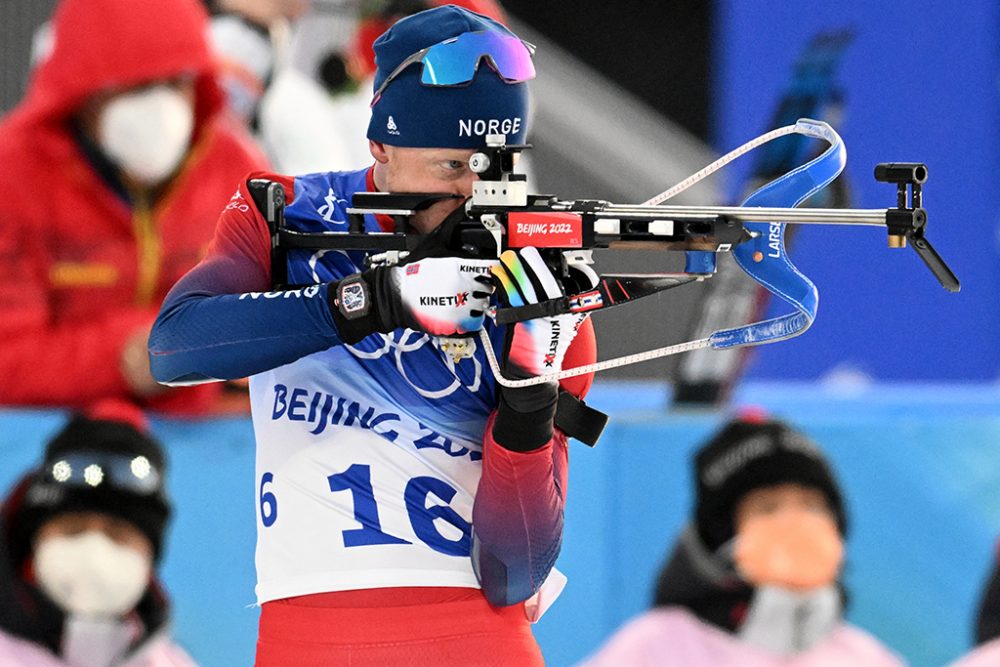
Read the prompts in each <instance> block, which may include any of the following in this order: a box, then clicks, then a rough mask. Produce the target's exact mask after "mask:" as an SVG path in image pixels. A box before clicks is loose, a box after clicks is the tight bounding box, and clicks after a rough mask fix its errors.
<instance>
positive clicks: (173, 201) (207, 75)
mask: <svg viewBox="0 0 1000 667" xmlns="http://www.w3.org/2000/svg"><path fill="white" fill-rule="evenodd" d="M443 4H457V5H461V6H464V7H466V8H468V9H470V10H472V11H475V12H477V13H479V14H482V15H485V16H489V17H491V18H493V19H496V20H497V21H500V22H504V21H505V20H506V16H505V14H504V11H503V9H502V8H501V7H500V5H499V4H498V3H496V2H495V1H494V0H462V1H459V0H453V2H452V3H447V2H446V1H445V0H360V1H359V2H354V3H349V2H333V1H330V0H328V1H326V2H323V1H320V0H315V1H314V2H310V1H309V0H214V1H209V2H205V3H204V4H199V3H198V2H196V1H195V0H158V1H156V2H152V1H144V2H135V1H134V0H62V1H61V2H59V4H58V7H57V9H56V12H55V14H54V16H53V17H52V19H51V21H50V22H49V23H47V24H46V25H44V26H40V27H39V30H38V33H37V34H36V39H35V45H34V53H33V54H32V71H31V76H30V81H29V85H28V88H27V92H26V94H25V96H24V99H23V100H21V102H20V103H19V104H18V105H17V106H16V108H14V109H13V110H12V111H11V112H10V113H9V114H7V115H6V116H5V117H3V119H2V120H0V169H2V170H3V171H4V172H5V173H6V174H8V178H5V179H0V200H2V201H3V202H4V206H3V208H2V209H0V303H2V304H3V306H4V314H3V317H0V336H2V338H3V340H4V345H3V346H0V402H2V404H4V405H6V406H20V407H56V408H67V409H70V410H72V411H73V413H74V415H75V416H74V417H72V419H71V420H70V421H69V422H68V423H67V425H66V426H65V428H64V429H63V430H62V431H61V432H60V433H58V434H57V435H56V436H55V437H54V438H53V439H52V440H51V441H50V442H49V443H48V446H47V447H46V450H45V452H44V456H43V457H42V459H41V460H40V461H39V462H38V465H37V467H35V468H33V469H32V470H29V471H26V472H25V475H24V477H23V478H22V480H21V481H20V482H19V483H18V484H17V485H16V486H15V487H14V488H13V489H12V490H11V491H10V493H9V495H8V496H7V498H6V499H5V500H4V503H3V511H2V516H0V521H2V525H0V664H2V665H24V666H29V665H30V666H34V665H41V666H49V665H74V666H76V667H109V666H111V665H131V666H136V667H138V666H154V665H155V666H159V665H189V664H193V661H192V659H191V658H190V657H189V656H188V655H187V654H185V652H184V651H183V649H181V648H180V647H179V646H177V645H176V644H175V643H174V642H173V640H172V639H171V638H170V636H169V627H170V624H169V616H170V607H169V603H168V593H167V591H165V590H164V589H163V587H162V586H161V585H160V583H159V582H158V579H157V574H156V570H157V565H158V563H159V560H160V555H161V553H162V550H163V547H164V544H165V541H166V539H167V533H166V528H167V525H168V520H169V517H170V514H171V503H170V499H169V497H168V496H167V494H166V491H165V487H164V479H165V477H164V476H165V474H166V469H167V462H166V460H165V454H164V450H163V449H161V447H160V446H159V444H158V443H157V442H156V441H155V439H154V438H153V437H152V436H151V435H150V433H149V430H148V426H147V424H146V422H145V417H144V416H143V412H144V411H153V412H156V413H159V414H165V415H169V416H175V417H177V416H180V417H192V416H206V415H219V414H233V413H236V414H240V413H244V412H246V411H247V410H248V402H247V398H246V390H245V386H244V383H242V382H239V381H233V382H227V383H214V384H200V385H198V386H190V387H185V386H177V387H165V386H163V385H160V384H157V383H156V382H155V381H154V380H153V378H152V376H151V374H150V369H149V361H148V355H147V339H148V337H149V332H150V327H151V325H152V323H153V321H154V319H155V317H156V314H157V311H158V309H159V306H160V304H161V302H162V301H163V299H164V298H165V297H166V295H167V293H168V291H169V290H170V289H171V287H172V286H173V285H174V284H175V283H176V282H177V281H178V279H180V278H181V276H183V275H184V274H185V273H186V272H187V271H188V270H189V269H190V268H192V267H193V266H194V265H195V264H196V263H197V262H198V261H199V260H200V259H201V258H202V257H203V256H204V254H205V252H206V250H207V247H208V245H209V243H210V240H211V238H212V234H213V230H214V227H215V222H216V219H217V218H218V216H219V214H220V212H221V211H222V210H223V209H225V208H226V207H227V206H240V205H247V204H246V203H242V204H241V203H240V201H238V200H231V199H230V197H231V196H232V195H233V191H234V190H235V189H236V186H237V184H239V183H241V182H242V181H244V180H245V179H246V177H247V175H248V174H250V173H252V172H255V171H261V170H265V169H273V170H275V171H279V172H282V173H306V172H319V171H340V170H347V169H355V168H361V167H365V166H367V165H368V164H370V163H371V161H372V157H371V155H370V153H369V145H368V140H367V139H365V129H366V128H367V126H368V120H369V116H370V109H369V104H370V102H371V92H372V88H373V76H374V73H375V71H376V64H375V62H374V56H373V52H372V43H373V41H374V40H375V39H376V38H377V37H378V36H379V35H381V34H382V33H383V32H384V31H385V30H386V29H387V28H388V27H389V26H390V25H392V24H393V23H394V22H395V21H396V20H398V19H399V18H401V17H403V16H407V15H410V14H414V13H417V12H419V11H422V10H424V9H427V8H430V7H434V6H439V5H443ZM181 384H183V383H181ZM693 464H694V465H693V469H692V473H693V478H694V484H695V489H696V504H695V507H694V508H692V512H691V521H690V524H689V526H688V528H687V529H686V530H685V531H684V532H683V533H681V534H680V535H678V536H677V539H676V542H675V544H674V547H673V549H672V551H671V553H670V555H669V558H668V559H667V561H666V562H665V564H664V566H663V569H662V572H661V573H660V576H659V579H658V583H657V587H656V590H655V593H654V592H651V593H653V596H654V604H653V607H652V608H651V609H650V610H649V611H648V612H647V613H645V614H643V615H642V616H640V617H638V618H636V619H634V620H632V621H630V622H629V623H628V624H627V625H626V626H624V627H623V628H621V630H620V631H619V632H618V633H617V634H615V635H614V636H613V637H612V638H610V639H609V640H608V641H607V643H606V644H605V645H604V646H603V647H602V648H601V649H600V650H599V651H597V653H595V654H594V655H593V656H591V657H590V658H589V659H587V660H586V661H585V663H584V664H586V665H588V666H594V667H596V666H598V665H607V666H612V665H614V666H618V665H678V666H680V665H685V666H694V665H753V666H756V665H761V666H763V665H795V666H802V667H806V666H811V665H896V664H901V660H900V658H899V657H898V656H897V655H895V653H893V651H892V650H891V649H889V648H887V647H885V646H883V645H881V644H880V642H879V641H878V640H877V639H876V638H875V637H873V636H872V635H870V634H868V633H866V632H865V631H864V630H862V629H860V628H857V627H854V626H852V625H851V624H849V623H847V622H846V621H845V613H846V610H847V609H848V608H849V602H850V595H849V591H847V589H846V587H845V585H844V584H843V581H842V573H843V566H844V562H845V558H846V556H845V554H846V552H847V549H846V546H845V545H846V538H847V535H848V523H849V521H848V519H849V517H848V516H847V511H846V505H847V503H846V501H845V497H847V496H849V495H850V490H849V489H843V488H842V487H841V486H840V484H839V483H838V481H837V479H836V475H835V473H834V471H833V470H832V468H831V466H830V464H829V463H828V461H827V460H826V458H825V457H824V455H823V452H822V446H821V443H815V442H813V441H812V440H810V439H809V437H807V435H806V434H804V433H802V432H800V431H798V430H796V429H795V428H794V427H793V426H791V425H788V424H784V423H782V422H779V421H774V420H771V419H767V418H763V417H757V416H749V417H748V416H742V417H740V418H737V419H734V420H732V421H730V422H729V423H727V424H726V425H725V426H724V427H723V428H722V429H721V430H720V431H719V432H718V433H717V434H716V435H715V436H713V437H712V438H711V439H710V441H709V442H707V443H705V445H704V446H703V447H702V448H701V449H700V451H699V452H698V454H697V457H696V459H695V461H694V462H693ZM234 557H243V554H235V555H234ZM998 582H1000V575H996V576H994V577H993V580H992V582H991V583H990V585H989V588H988V591H987V593H986V595H985V597H984V602H983V608H982V610H981V613H980V617H979V621H978V632H977V637H976V639H977V642H979V643H980V644H982V646H981V648H979V649H977V650H976V651H975V653H974V654H973V655H970V656H969V657H967V658H966V659H965V660H963V661H962V662H961V663H960V664H961V665H962V666H963V667H972V666H973V665H987V664H1000V639H997V638H998V637H1000V592H998V591H1000V583H998Z"/></svg>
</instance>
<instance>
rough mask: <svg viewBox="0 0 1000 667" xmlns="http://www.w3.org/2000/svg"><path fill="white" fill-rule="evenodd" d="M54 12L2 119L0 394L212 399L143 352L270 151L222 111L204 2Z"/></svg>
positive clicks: (208, 402)
mask: <svg viewBox="0 0 1000 667" xmlns="http://www.w3.org/2000/svg"><path fill="white" fill-rule="evenodd" d="M52 25H53V36H54V41H53V44H52V47H51V50H49V52H48V53H47V54H45V55H44V56H43V59H42V61H41V62H40V63H39V64H38V66H37V67H36V69H35V70H34V72H33V75H32V78H31V81H30V82H29V86H28V91H27V94H26V95H25V98H24V99H23V100H22V101H21V103H20V104H19V105H18V106H17V107H15V109H14V110H13V111H12V112H11V113H10V114H9V115H8V116H6V117H5V118H3V119H2V121H0V173H2V174H3V177H2V178H0V201H2V202H3V206H2V207H0V304H3V317H0V337H2V339H3V341H4V344H3V346H0V403H2V404H6V405H31V406H41V405H53V406H68V407H81V406H84V405H87V404H88V403H91V402H93V401H95V400H98V399H101V398H123V399H130V400H136V401H138V402H140V404H142V405H144V406H146V407H151V408H155V409H159V410H163V411H167V412H172V413H187V414H190V413H198V412H205V411H207V410H210V409H213V407H214V406H217V405H218V402H217V400H216V399H217V398H218V396H219V391H220V390H219V388H218V387H207V388H206V387H199V388H193V389H192V388H188V389H173V390H168V389H166V388H164V387H161V386H159V385H157V384H156V383H155V382H154V381H153V379H152V377H151V376H150V374H149V367H148V361H147V359H146V353H145V349H146V339H147V337H148V334H149V328H150V325H151V324H152V322H153V319H154V318H155V316H156V312H157V309H158V307H159V305H160V302H161V301H162V300H163V297H164V296H165V295H166V292H167V291H168V290H169V288H170V287H171V286H172V285H173V284H174V283H175V282H176V281H177V279H178V278H180V277H181V276H182V275H183V274H184V273H185V272H186V271H187V270H188V269H190V268H191V267H192V266H194V265H195V264H196V263H197V262H198V261H199V260H200V259H201V257H202V255H203V254H204V252H205V249H206V247H207V245H208V242H209V240H210V239H211V237H212V234H213V231H214V227H215V221H216V218H217V216H218V211H219V208H220V207H222V206H225V204H226V202H227V201H228V200H229V198H230V196H231V195H232V190H233V183H234V182H237V181H239V180H240V179H242V178H243V177H244V176H245V175H246V174H247V173H249V172H250V171H253V170H256V169H260V168H262V167H265V166H266V163H265V159H264V157H263V155H262V153H261V152H260V151H259V150H258V148H257V147H256V146H255V144H253V142H252V140H251V139H250V138H249V136H248V135H247V134H246V133H245V132H244V130H243V129H241V127H240V126H239V125H238V124H237V123H236V122H235V121H233V120H232V119H231V118H230V117H228V116H226V115H225V113H224V112H223V108H224V105H223V97H222V95H221V93H220V90H219V87H218V85H217V83H216V78H215V68H214V63H213V59H212V56H211V53H210V50H209V46H208V44H207V41H206V30H207V17H206V14H205V10H204V8H203V7H202V5H201V4H200V3H199V2H197V1H196V0H64V1H63V2H62V3H61V4H60V5H59V6H58V8H57V10H56V14H55V16H54V18H53V21H52Z"/></svg>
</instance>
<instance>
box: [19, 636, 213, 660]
mask: <svg viewBox="0 0 1000 667" xmlns="http://www.w3.org/2000/svg"><path fill="white" fill-rule="evenodd" d="M0 665H3V667H70V665H69V663H67V662H65V661H63V660H62V658H59V657H58V656H55V655H53V654H52V653H51V652H50V651H49V650H48V649H46V648H45V647H43V646H39V645H38V644H35V643H33V642H29V641H25V640H23V639H19V638H17V637H14V636H12V635H9V634H6V633H5V632H3V631H2V630H0ZM118 667H197V663H195V662H194V660H192V659H191V658H190V656H188V654H187V653H185V652H184V650H183V649H181V647H179V646H178V645H177V644H175V643H173V642H172V641H171V640H170V639H169V638H168V637H167V636H165V635H159V636H157V637H153V638H152V639H150V640H149V641H148V642H147V643H146V645H145V646H143V647H142V648H141V649H140V650H139V652H138V653H136V654H135V655H134V656H132V657H131V658H130V659H129V660H127V661H125V662H123V663H122V664H121V665H120V666H118Z"/></svg>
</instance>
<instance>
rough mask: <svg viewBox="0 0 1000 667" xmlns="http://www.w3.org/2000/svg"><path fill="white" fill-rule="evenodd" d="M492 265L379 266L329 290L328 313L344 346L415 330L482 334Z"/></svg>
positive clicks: (440, 260)
mask: <svg viewBox="0 0 1000 667" xmlns="http://www.w3.org/2000/svg"><path fill="white" fill-rule="evenodd" d="M495 264H497V261H496V260H493V259H490V260H484V259H467V258H459V257H424V258H422V259H420V260H417V261H413V262H410V263H407V264H402V265H399V266H380V267H377V268H374V269H370V270H368V271H365V272H364V273H356V274H354V275H353V276H349V277H347V278H344V279H343V280H339V281H337V282H334V283H331V284H330V288H329V289H330V297H329V298H330V310H331V312H332V313H333V318H334V321H335V322H336V324H337V330H338V332H339V333H340V335H341V337H342V338H343V340H344V342H347V343H356V342H358V341H360V340H361V339H362V338H364V337H365V336H368V335H369V334H372V333H375V332H381V333H389V332H391V331H394V330H396V329H399V328H407V329H414V330H416V331H423V332H424V333H429V334H433V335H435V336H450V335H455V334H467V333H470V332H474V331H478V330H479V329H482V328H483V319H484V314H485V312H486V308H487V307H488V306H489V299H490V296H491V295H492V294H493V290H494V286H493V283H492V281H491V279H490V277H489V273H490V268H491V267H493V266H494V265H495Z"/></svg>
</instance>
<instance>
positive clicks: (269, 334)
mask: <svg viewBox="0 0 1000 667" xmlns="http://www.w3.org/2000/svg"><path fill="white" fill-rule="evenodd" d="M188 277H191V274H189V275H188ZM326 298H327V286H326V285H315V286H312V287H308V288H306V289H303V290H292V291H289V292H264V293H261V292H253V293H244V294H224V295H208V294H205V293H204V292H199V291H188V290H187V289H185V288H184V281H182V282H181V283H178V285H177V287H175V288H174V290H172V291H171V293H170V294H169V295H168V296H167V299H166V300H165V301H164V303H163V308H162V309H161V310H160V314H159V316H158V317H157V318H156V322H155V324H154V325H153V329H152V332H151V333H150V336H149V363H150V369H151V371H152V374H153V377H154V378H155V379H156V381H157V382H162V383H164V384H193V383H198V382H206V381H212V380H230V379H235V378H242V377H247V376H249V375H254V374H255V373H260V372H262V371H266V370H270V369H272V368H277V367H278V366H283V365H284V364H287V363H291V362H293V361H295V360H296V359H299V358H301V357H304V356H306V355H309V354H312V353H314V352H319V351H320V350H325V349H326V348H328V347H331V346H333V345H339V344H340V343H341V342H342V341H341V339H340V337H339V336H338V335H337V330H336V327H335V325H334V323H333V317H332V316H331V315H330V309H329V307H328V306H327V302H326Z"/></svg>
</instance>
